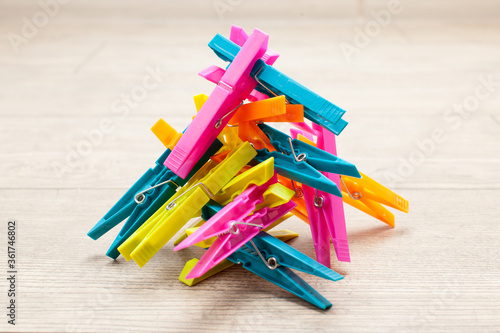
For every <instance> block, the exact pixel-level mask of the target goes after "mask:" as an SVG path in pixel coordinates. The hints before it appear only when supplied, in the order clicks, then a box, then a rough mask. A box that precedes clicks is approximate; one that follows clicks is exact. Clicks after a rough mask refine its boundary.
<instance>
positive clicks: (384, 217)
mask: <svg viewBox="0 0 500 333" xmlns="http://www.w3.org/2000/svg"><path fill="white" fill-rule="evenodd" d="M341 183H342V191H343V193H345V194H344V197H343V198H344V202H346V203H348V204H349V205H351V206H353V207H355V208H358V209H359V210H361V211H363V212H365V213H367V214H369V215H371V216H373V217H375V218H377V219H379V220H381V221H382V222H384V223H386V224H388V225H390V226H391V227H394V214H393V213H391V212H390V211H389V210H387V209H386V208H385V207H384V206H382V204H384V205H386V206H389V207H392V208H395V209H397V210H399V211H402V212H405V213H408V211H409V205H408V201H407V200H406V199H404V198H402V197H400V196H399V195H397V194H396V193H394V192H393V191H391V190H389V189H388V188H386V187H384V186H383V185H381V184H379V183H377V182H376V181H375V180H373V179H371V178H370V177H368V176H367V175H365V174H363V173H361V179H355V178H351V177H345V176H343V177H342V178H341Z"/></svg>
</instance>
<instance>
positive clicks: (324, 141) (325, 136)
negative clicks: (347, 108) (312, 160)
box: [313, 124, 351, 262]
mask: <svg viewBox="0 0 500 333" xmlns="http://www.w3.org/2000/svg"><path fill="white" fill-rule="evenodd" d="M313 129H314V130H316V131H317V133H318V141H317V147H318V148H321V149H323V150H325V151H327V152H329V153H331V154H333V155H337V146H336V142H335V134H333V133H332V132H330V131H328V130H327V129H325V128H323V127H321V126H319V125H317V124H313ZM324 175H325V176H326V177H327V178H328V179H330V180H331V181H333V182H334V183H335V184H336V185H337V186H338V187H339V188H341V187H340V175H337V174H333V173H328V172H325V173H324ZM322 195H326V196H328V197H330V198H329V202H328V204H327V205H324V206H323V207H324V208H323V209H324V211H325V214H326V215H327V216H331V217H332V223H331V224H328V226H329V229H330V235H331V237H332V242H333V247H334V249H335V252H336V254H337V259H338V260H339V261H347V262H350V261H351V258H350V255H349V243H348V241H347V229H346V223H345V215H344V203H343V201H342V198H340V197H336V196H332V195H329V194H328V193H324V194H322Z"/></svg>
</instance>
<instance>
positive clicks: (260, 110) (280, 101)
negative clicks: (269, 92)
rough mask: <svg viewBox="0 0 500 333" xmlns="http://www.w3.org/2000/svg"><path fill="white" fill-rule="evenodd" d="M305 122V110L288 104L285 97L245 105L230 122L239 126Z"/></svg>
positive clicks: (299, 106)
mask: <svg viewBox="0 0 500 333" xmlns="http://www.w3.org/2000/svg"><path fill="white" fill-rule="evenodd" d="M303 120H304V108H303V106H302V105H300V104H288V105H287V104H286V99H285V96H277V97H272V98H268V99H264V100H261V101H258V102H253V103H247V104H243V105H242V106H241V107H240V108H239V109H238V111H236V112H235V114H234V116H233V117H232V118H231V120H230V121H229V125H237V124H239V123H242V122H246V121H266V122H293V121H297V122H300V121H303Z"/></svg>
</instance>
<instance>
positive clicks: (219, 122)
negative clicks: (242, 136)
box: [215, 81, 243, 128]
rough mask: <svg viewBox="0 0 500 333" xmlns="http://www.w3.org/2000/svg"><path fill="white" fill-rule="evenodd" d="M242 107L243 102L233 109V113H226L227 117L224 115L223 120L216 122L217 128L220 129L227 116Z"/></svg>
mask: <svg viewBox="0 0 500 333" xmlns="http://www.w3.org/2000/svg"><path fill="white" fill-rule="evenodd" d="M221 82H222V81H221ZM231 89H232V88H231ZM242 105H243V102H241V103H240V104H238V106H236V107H235V108H234V109H232V110H231V111H229V112H228V113H226V114H225V115H223V116H222V117H221V118H219V119H217V121H216V122H215V128H219V127H220V125H221V124H222V121H223V120H224V118H226V117H227V116H229V115H230V114H231V113H233V112H234V111H236V110H238V109H239V107H240V106H242Z"/></svg>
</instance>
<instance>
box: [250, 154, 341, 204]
mask: <svg viewBox="0 0 500 333" xmlns="http://www.w3.org/2000/svg"><path fill="white" fill-rule="evenodd" d="M270 157H274V168H275V170H276V172H278V174H280V175H281V176H284V177H286V178H289V179H291V180H294V181H296V182H299V183H303V184H307V185H309V186H312V187H314V188H317V189H320V190H322V191H325V192H328V193H332V194H334V195H337V196H342V194H341V192H340V190H339V188H338V187H337V186H336V185H335V183H333V182H331V181H330V180H329V179H328V178H326V177H325V176H324V175H323V174H322V173H321V172H319V171H318V170H316V169H315V168H314V167H312V166H311V165H309V164H308V163H306V162H303V161H300V162H297V160H296V159H295V158H294V157H293V156H287V155H284V154H281V153H278V152H276V151H273V152H269V151H268V150H267V149H261V150H257V156H256V157H255V159H256V160H257V161H259V162H261V161H264V160H266V159H268V158H270Z"/></svg>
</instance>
